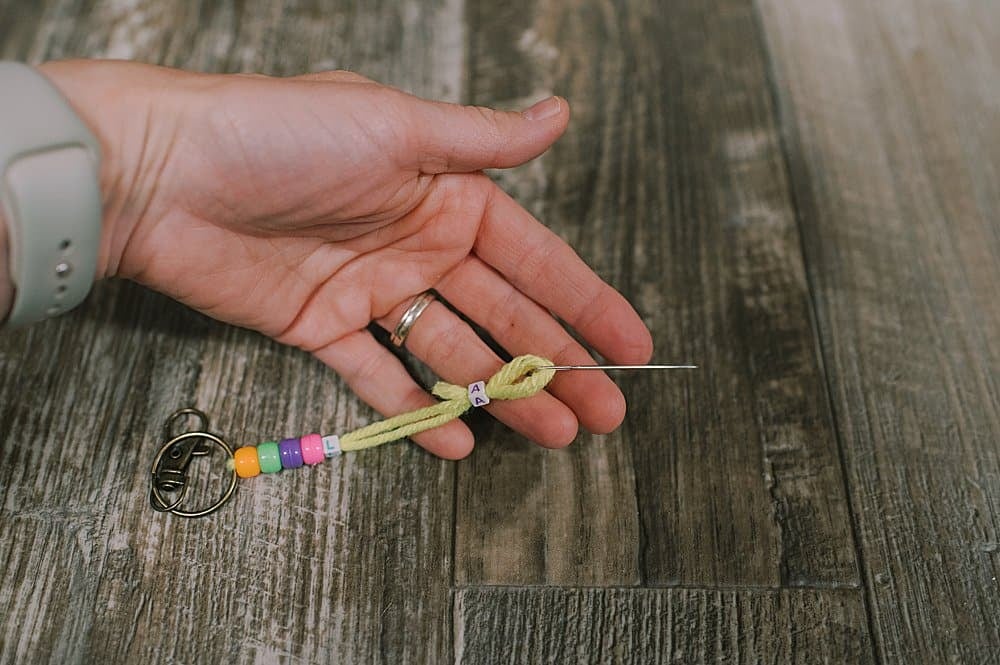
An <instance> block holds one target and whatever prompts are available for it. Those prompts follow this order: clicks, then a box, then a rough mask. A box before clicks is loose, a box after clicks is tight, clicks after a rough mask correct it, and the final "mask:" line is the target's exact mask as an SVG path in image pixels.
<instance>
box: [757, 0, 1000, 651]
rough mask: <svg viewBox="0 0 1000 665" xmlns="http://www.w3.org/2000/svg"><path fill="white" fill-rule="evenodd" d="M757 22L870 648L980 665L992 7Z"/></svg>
mask: <svg viewBox="0 0 1000 665" xmlns="http://www.w3.org/2000/svg"><path fill="white" fill-rule="evenodd" d="M759 4H760V8H761V15H762V18H763V22H764V25H765V26H766V32H767V36H768V39H769V43H770V45H771V49H772V51H773V54H774V68H775V81H776V90H777V92H778V96H779V100H780V103H781V113H782V115H783V117H784V118H785V119H786V121H787V127H788V133H787V137H786V140H787V143H788V146H789V156H790V170H791V173H792V176H793V184H794V189H795V198H796V201H797V202H798V204H799V214H800V217H801V219H802V220H803V224H802V227H803V233H804V240H805V251H806V256H807V257H808V265H809V277H810V281H811V283H812V285H813V290H814V298H815V302H816V310H817V316H818V319H819V323H820V331H821V334H822V345H823V350H824V356H825V360H826V366H827V368H828V372H829V378H830V385H831V392H832V395H833V400H834V409H835V412H836V417H837V423H838V430H839V432H840V436H841V440H842V445H843V449H844V457H845V461H846V470H847V474H848V480H849V487H850V495H851V499H852V502H853V506H854V513H855V514H856V515H857V521H858V533H859V540H860V545H861V547H862V551H863V554H862V556H863V569H864V579H865V583H866V586H867V589H868V594H869V596H870V598H871V607H872V618H873V622H874V636H875V639H876V643H877V645H878V648H879V651H880V654H881V656H882V657H883V658H884V659H885V660H887V661H900V660H912V659H913V658H914V657H919V658H920V659H922V660H926V661H929V662H993V661H995V660H996V655H997V653H998V650H1000V593H998V590H1000V585H998V582H997V579H998V570H1000V553H998V552H1000V548H998V546H997V543H998V541H1000V301H998V299H997V297H996V285H997V284H998V283H1000V233H998V229H1000V224H998V223H997V211H998V210H1000V185H998V183H1000V178H998V176H1000V142H998V140H997V138H998V137H1000V113H998V112H997V111H998V109H1000V5H997V4H996V3H982V2H949V3H937V2H931V1H925V0H892V1H890V2H884V3H883V2H879V3H867V2H861V1H854V0H837V1H835V2H799V3H786V2H777V1H773V0H761V2H760V3H759ZM819 35H822V38H821V39H818V38H817V36H819Z"/></svg>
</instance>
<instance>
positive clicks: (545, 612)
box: [455, 587, 872, 665]
mask: <svg viewBox="0 0 1000 665" xmlns="http://www.w3.org/2000/svg"><path fill="white" fill-rule="evenodd" d="M455 621H456V623H457V624H458V625H457V627H456V630H455V662H456V663H460V664H462V663H488V662H503V663H525V664H529V663H530V664H536V663H581V664H583V663H626V664H629V665H631V664H633V663H635V664H639V663H642V664H644V665H645V664H652V663H764V662H767V663H858V664H860V663H869V662H872V652H871V650H870V649H869V647H868V637H867V635H866V634H865V631H866V630H867V628H866V626H865V621H864V604H863V602H862V600H861V593H860V592H859V591H857V590H843V591H829V590H823V591H815V590H811V589H794V590H787V589H786V590H768V591H731V590H728V591H727V590H719V589H715V590H710V589H611V588H606V589H565V588H534V589H512V588H502V587H493V588H477V589H464V590H462V591H460V592H458V593H457V595H456V599H455Z"/></svg>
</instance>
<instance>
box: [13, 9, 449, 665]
mask: <svg viewBox="0 0 1000 665" xmlns="http://www.w3.org/2000/svg"><path fill="white" fill-rule="evenodd" d="M15 5H17V3H0V16H3V17H5V18H7V17H11V16H13V17H14V18H15V19H17V20H21V19H22V18H23V20H24V21H25V24H24V29H25V30H26V31H28V32H29V34H31V33H33V40H25V39H23V33H22V31H21V30H19V29H18V28H19V27H20V26H15V28H14V29H13V30H12V31H10V33H9V34H11V35H21V37H18V38H12V41H11V40H8V41H5V42H4V44H3V46H4V49H5V50H4V53H5V55H8V56H16V57H19V58H23V59H29V60H40V59H45V58H51V57H70V56H77V55H84V56H114V57H131V58H135V59H140V60H146V61H150V62H162V63H167V64H171V65H178V66H184V67H188V68H194V69H201V70H208V71H219V70H259V71H267V72H271V73H291V72H302V71H308V70H313V69H325V68H333V67H338V66H352V67H361V68H363V69H364V70H365V72H366V73H367V74H369V75H371V76H374V77H377V78H381V79H382V80H384V81H386V82H388V83H394V84H398V85H401V86H404V87H408V88H410V89H413V90H414V91H416V92H419V93H422V94H425V95H428V96H433V97H438V98H453V99H454V98H455V97H456V95H458V94H459V91H460V87H461V85H462V78H461V71H462V62H463V58H464V56H463V53H464V51H463V44H462V36H463V35H462V33H461V25H462V23H461V9H462V8H461V4H460V3H454V2H441V3H415V2H414V3H389V4H386V5H382V6H378V7H371V8H368V7H360V6H354V5H352V4H350V3H339V4H338V7H339V6H341V5H342V9H340V10H339V11H328V9H327V7H328V5H326V4H325V3H307V2H297V3H294V4H291V3H284V6H282V5H280V4H278V3H272V2H241V3H224V2H219V3H207V2H206V3H201V4H198V3H186V2H146V1H131V2H96V3H92V6H88V7H84V6H81V3H76V2H61V1H53V2H48V3H38V5H39V7H38V8H37V9H36V10H32V11H30V12H24V11H22V10H20V9H18V8H17V7H19V6H20V5H17V6H15ZM42 5H44V6H42ZM38 16H42V17H43V19H42V21H41V24H37V23H36V22H35V21H36V19H37V17H38ZM5 25H7V24H5ZM456 31H457V34H456ZM4 34H7V33H6V32H5V33H4ZM373 35H377V36H378V37H379V39H378V40H376V41H375V43H372V41H371V40H369V37H371V36H373ZM389 42H391V43H392V44H393V46H392V48H388V47H386V44H387V43H389ZM376 51H377V54H378V55H377V57H373V55H372V54H373V53H375V52H376ZM189 404H195V405H198V406H200V407H201V408H203V409H205V410H206V411H208V412H209V413H210V414H213V415H215V416H216V419H215V422H214V423H213V428H214V429H215V430H217V431H219V432H220V433H225V434H226V435H228V436H229V437H231V439H232V440H233V441H234V442H253V441H259V440H263V439H267V438H272V437H274V436H278V435H281V434H282V433H286V432H303V431H312V430H314V429H316V428H318V427H324V428H327V427H328V428H330V429H333V430H345V429H350V428H353V427H355V426H357V425H359V424H361V423H363V422H364V421H366V420H368V419H370V418H371V417H372V415H373V414H371V413H370V412H369V410H368V409H367V408H364V407H363V406H362V405H361V404H360V403H359V402H358V400H357V399H356V398H355V397H354V396H353V395H352V393H351V392H350V391H349V390H348V389H347V388H346V387H345V385H344V384H343V383H341V382H340V381H339V379H337V377H336V376H334V375H333V374H332V373H331V372H330V371H329V370H327V369H326V368H325V367H323V366H321V365H320V364H319V363H317V362H315V361H314V360H312V359H311V358H309V357H308V356H306V355H305V354H303V353H301V352H298V351H295V350H292V349H287V348H284V347H281V346H279V345H276V344H274V343H271V342H270V341H267V340H265V339H263V338H261V337H260V336H258V335H256V334H253V333H249V332H247V331H243V330H238V329H233V328H228V327H225V326H223V325H221V324H218V323H215V322H212V321H209V320H207V319H205V318H203V317H200V316H198V315H196V314H193V313H192V312H190V311H187V310H185V309H184V308H182V307H180V306H179V305H177V304H173V303H171V302H169V301H166V300H165V299H164V298H162V297H159V296H156V295H154V294H151V293H148V292H145V291H143V290H142V289H139V288H138V287H135V286H132V285H128V284H122V283H110V284H101V285H99V286H98V287H97V288H96V289H95V292H94V294H93V295H92V296H91V297H90V298H89V300H88V302H87V304H86V305H85V306H83V307H81V308H80V309H78V310H77V311H75V312H73V313H72V314H71V315H69V316H68V317H64V318H61V319H59V320H55V321H51V322H48V323H46V324H43V325H41V326H36V327H33V328H31V329H30V330H28V331H24V332H19V333H15V334H7V333H5V334H4V335H3V337H2V338H0V460H2V464H0V506H2V517H0V576H2V579H3V580H4V583H3V584H2V585H0V617H3V619H2V621H0V661H4V662H11V661H17V662H44V661H53V662H61V663H64V662H135V661H142V662H148V661H153V660H157V661H166V662H221V661H227V662H230V661H236V662H274V661H277V660H290V661H295V662H300V661H301V662H330V661H340V662H375V661H384V662H393V663H395V662H417V663H424V662H440V661H442V660H445V659H447V658H450V657H451V653H452V647H451V630H450V617H451V599H450V596H449V583H450V579H451V574H452V564H451V557H452V544H451V540H452V524H453V521H454V520H453V514H452V508H453V503H454V466H453V465H452V464H451V463H447V462H443V461H441V460H437V459H434V458H432V457H431V456H429V455H427V454H425V453H422V452H421V451H419V450H418V449H417V448H416V447H412V446H392V447H387V448H386V449H384V450H379V451H377V452H374V453H369V454H365V455H363V456H362V455H358V456H348V457H345V458H343V461H342V462H341V463H338V464H330V465H324V466H322V467H318V468H315V469H309V470H305V471H300V472H298V473H295V474H289V475H287V476H285V475H282V477H280V478H268V479H259V480H258V482H255V483H246V484H245V485H244V486H243V487H242V488H241V490H240V491H239V493H238V494H237V497H236V499H235V500H234V501H233V503H232V504H231V505H229V506H227V508H226V509H225V510H224V511H223V512H221V513H219V514H217V515H215V516H213V517H211V518H209V519H205V520H195V521H184V520H180V519H177V518H174V517H171V516H165V515H161V514H156V513H153V512H152V511H151V510H150V509H149V507H148V504H147V498H146V493H147V491H148V486H147V477H148V476H147V474H148V470H147V469H148V465H149V463H150V462H151V460H152V456H153V454H154V453H155V451H156V449H157V447H158V445H159V442H160V427H161V423H162V421H163V419H164V418H166V416H167V415H168V414H169V413H170V412H171V411H172V410H173V409H175V408H177V407H179V406H183V405H189Z"/></svg>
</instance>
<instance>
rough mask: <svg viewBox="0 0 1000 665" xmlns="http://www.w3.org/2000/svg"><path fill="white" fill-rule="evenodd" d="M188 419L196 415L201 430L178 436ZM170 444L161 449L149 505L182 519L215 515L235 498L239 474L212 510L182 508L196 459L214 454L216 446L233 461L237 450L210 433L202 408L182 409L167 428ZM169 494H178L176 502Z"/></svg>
mask: <svg viewBox="0 0 1000 665" xmlns="http://www.w3.org/2000/svg"><path fill="white" fill-rule="evenodd" d="M186 416H194V417H195V418H197V419H198V421H199V426H198V428H197V429H195V430H192V431H188V432H184V433H182V434H174V424H175V422H176V421H177V420H179V419H181V418H184V417H186ZM163 432H164V438H165V439H166V443H164V444H163V446H162V447H161V448H160V451H159V453H158V454H157V455H156V459H154V460H153V467H152V469H151V470H150V474H151V476H152V477H151V479H150V480H151V486H150V491H149V503H150V505H151V506H152V507H153V509H154V510H157V511H160V512H170V513H173V514H175V515H180V516H181V517H202V516H204V515H208V514H210V513H213V512H215V511H216V510H218V509H219V508H221V507H222V505H223V504H224V503H226V501H228V500H229V498H230V497H231V496H232V495H233V491H234V490H235V489H236V472H235V471H233V472H232V477H231V479H230V482H229V485H228V487H227V489H226V491H225V492H224V493H223V495H222V497H221V498H220V499H219V500H218V501H216V503H214V504H212V505H211V506H209V507H208V508H205V509H203V510H197V511H187V510H182V509H181V508H180V506H181V504H182V503H183V502H184V499H185V498H186V497H187V491H188V486H189V485H188V480H189V479H188V467H189V466H191V462H193V461H194V459H195V458H196V457H204V456H208V455H211V453H212V449H213V448H214V447H218V448H221V449H222V450H223V452H224V453H225V454H226V456H227V458H228V459H232V457H233V451H232V448H230V446H229V444H227V443H226V442H225V441H223V440H222V439H221V438H219V437H218V436H216V435H214V434H212V433H210V432H209V431H208V416H206V415H205V414H204V413H202V412H201V411H199V410H198V409H193V408H186V409H180V410H178V411H176V412H174V413H173V414H171V416H170V417H169V418H168V419H167V421H166V423H165V424H164V427H163ZM166 492H176V493H177V496H176V498H175V499H174V500H173V501H169V500H168V499H167V498H166V497H164V493H166Z"/></svg>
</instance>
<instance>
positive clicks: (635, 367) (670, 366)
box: [535, 365, 698, 372]
mask: <svg viewBox="0 0 1000 665" xmlns="http://www.w3.org/2000/svg"><path fill="white" fill-rule="evenodd" d="M535 369H552V370H555V371H557V372H558V371H561V370H567V369H698V366H697V365H550V366H548V367H536V368H535Z"/></svg>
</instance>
